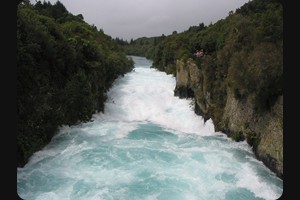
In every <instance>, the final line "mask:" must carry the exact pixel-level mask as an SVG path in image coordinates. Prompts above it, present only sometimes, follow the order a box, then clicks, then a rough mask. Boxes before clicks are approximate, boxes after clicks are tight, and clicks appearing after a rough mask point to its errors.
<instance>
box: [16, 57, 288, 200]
mask: <svg viewBox="0 0 300 200" xmlns="http://www.w3.org/2000/svg"><path fill="white" fill-rule="evenodd" d="M132 58H133V60H134V61H135V69H134V70H133V71H132V72H130V73H128V74H126V75H125V76H124V77H122V78H119V79H118V80H117V81H116V82H115V83H114V86H113V87H112V89H111V90H110V91H109V93H108V96H109V99H108V101H107V103H106V105H105V113H104V114H102V113H99V114H96V115H94V117H93V121H92V122H88V123H84V124H80V125H77V126H72V127H67V126H65V127H62V128H61V129H60V131H59V133H58V134H57V135H56V136H55V137H54V138H53V139H52V141H51V143H50V144H49V145H47V146H46V147H45V148H44V149H43V150H41V151H39V152H36V153H35V154H34V155H33V156H32V157H31V158H30V161H29V162H28V163H27V164H26V165H25V167H24V168H18V169H17V191H18V194H19V195H20V197H22V198H23V199H28V200H30V199H36V200H42V199H44V200H51V199H57V200H64V199H70V200H76V199H82V200H83V199H87V200H100V199H103V200H108V199H109V200H111V199H117V200H119V199H122V200H135V199H147V200H152V199H153V200H154V199H161V200H168V199H170V200H177V199H178V200H185V199H186V200H194V199H197V200H198V199H199V200H200V199H201V200H202V199H203V200H222V199H226V200H248V199H259V200H260V199H270V200H271V199H272V200H274V199H277V198H279V197H280V196H281V194H282V192H283V182H282V180H281V179H279V178H277V177H276V176H275V174H274V173H272V172H271V171H270V170H269V169H268V168H266V167H265V166H264V165H263V164H262V162H260V161H258V160H256V159H255V157H254V155H253V153H252V150H251V148H250V147H249V146H248V145H247V144H246V143H245V142H234V141H232V140H231V139H229V138H227V137H226V136H225V135H224V134H223V133H218V132H215V130H214V125H213V122H212V121H211V120H208V121H207V122H206V123H204V121H203V118H202V117H201V116H197V115H195V114H194V112H193V105H192V101H190V100H186V99H179V98H178V97H174V92H173V91H174V87H175V84H176V82H175V78H174V77H173V76H171V75H166V74H165V73H163V72H159V71H157V70H155V69H152V68H150V66H151V61H149V60H147V59H145V58H142V57H135V56H133V57H132Z"/></svg>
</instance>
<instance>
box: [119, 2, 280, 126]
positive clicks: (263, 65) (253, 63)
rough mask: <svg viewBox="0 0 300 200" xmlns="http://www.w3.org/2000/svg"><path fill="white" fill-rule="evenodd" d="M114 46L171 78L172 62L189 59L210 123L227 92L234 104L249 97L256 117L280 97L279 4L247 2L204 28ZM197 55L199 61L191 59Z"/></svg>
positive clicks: (217, 117) (195, 27)
mask: <svg viewBox="0 0 300 200" xmlns="http://www.w3.org/2000/svg"><path fill="white" fill-rule="evenodd" d="M119 44H120V46H121V47H122V48H123V49H124V50H125V51H126V52H127V54H132V55H142V56H146V57H147V58H150V59H152V60H153V67H155V68H157V69H159V70H161V71H165V72H167V73H170V74H174V76H176V61H177V60H183V61H186V60H188V59H193V60H194V61H195V62H196V63H197V66H198V68H199V69H200V70H201V72H202V73H203V77H205V80H204V81H203V87H204V88H205V89H206V91H210V93H211V100H212V111H211V112H212V113H214V116H215V121H216V122H218V121H220V117H221V115H222V112H220V111H222V109H223V108H224V104H225V103H226V102H225V100H226V95H227V88H229V89H230V90H231V91H232V92H234V94H235V97H236V98H237V99H239V100H243V99H246V98H250V99H251V101H252V102H253V103H254V104H255V106H256V109H257V111H258V112H264V111H267V110H268V109H270V108H271V107H272V105H273V104H274V102H275V100H276V99H277V97H278V96H280V95H282V94H283V88H282V85H283V8H282V2H281V1H280V0H253V1H249V2H248V3H246V4H244V5H243V6H242V7H240V8H238V9H236V11H235V12H233V11H230V12H229V13H228V16H227V17H226V18H225V19H221V20H219V21H217V22H216V23H214V24H209V25H208V26H206V25H204V23H199V25H198V26H190V28H189V29H188V30H186V31H184V32H181V33H177V31H174V32H173V34H171V35H168V36H165V35H162V36H158V37H151V38H145V37H143V38H139V39H137V40H134V41H131V42H130V43H129V42H128V43H119ZM197 50H199V51H201V50H202V51H203V56H195V53H196V51H197ZM200 99H201V97H200ZM203 99H204V97H203ZM218 113H219V114H218Z"/></svg>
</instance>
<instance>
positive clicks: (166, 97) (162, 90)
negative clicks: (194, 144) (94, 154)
mask: <svg viewBox="0 0 300 200" xmlns="http://www.w3.org/2000/svg"><path fill="white" fill-rule="evenodd" d="M149 67H150V65H149V66H148V68H146V67H145V66H143V67H138V66H137V67H136V68H135V71H133V72H131V73H129V74H127V75H126V76H125V77H123V78H120V79H118V80H117V81H116V82H115V84H114V86H113V87H112V89H111V90H110V91H109V92H108V96H109V101H108V102H107V103H106V104H105V113H104V114H102V113H101V114H97V115H95V116H94V119H98V120H120V121H124V122H134V121H148V122H152V123H155V124H158V125H161V126H162V127H165V128H169V129H173V130H177V131H180V132H184V133H193V134H198V135H211V134H214V125H213V122H212V120H211V119H210V120H208V121H206V123H204V119H203V118H202V117H201V116H198V115H196V114H195V113H194V110H193V109H194V108H193V106H192V100H187V99H180V98H178V97H175V96H174V88H175V84H176V81H175V78H174V77H173V76H172V75H167V74H166V73H164V72H159V71H157V70H155V69H152V68H149Z"/></svg>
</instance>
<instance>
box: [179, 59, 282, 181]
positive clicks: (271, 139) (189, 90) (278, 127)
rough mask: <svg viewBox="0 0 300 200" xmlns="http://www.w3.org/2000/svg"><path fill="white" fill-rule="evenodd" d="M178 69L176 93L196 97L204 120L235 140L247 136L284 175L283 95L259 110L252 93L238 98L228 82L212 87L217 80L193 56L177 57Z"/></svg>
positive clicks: (262, 157) (259, 155)
mask: <svg viewBox="0 0 300 200" xmlns="http://www.w3.org/2000/svg"><path fill="white" fill-rule="evenodd" d="M176 70H177V71H176V72H177V73H176V88H175V95H176V96H179V97H181V98H190V97H194V99H195V112H196V113H197V114H200V115H202V116H203V117H204V119H205V120H207V119H209V118H211V119H212V120H213V121H214V124H215V128H216V130H217V131H222V132H224V133H226V134H227V135H228V136H230V137H231V138H233V139H234V140H236V141H240V140H245V139H246V140H247V142H248V144H249V145H251V146H253V151H254V153H255V155H256V156H257V158H258V159H259V160H261V161H262V162H263V163H264V164H265V165H266V166H267V167H269V168H270V169H271V170H272V171H273V172H275V173H276V174H277V176H278V177H280V178H283V96H282V95H281V96H279V97H278V98H277V100H276V102H275V103H274V104H273V105H272V106H271V108H270V109H267V110H263V111H262V110H257V109H256V107H255V104H254V103H253V101H252V99H251V97H250V96H249V97H248V98H244V99H242V100H241V99H237V98H236V97H235V95H234V94H233V92H232V90H230V89H229V86H228V85H227V84H226V83H223V84H220V85H219V86H215V87H216V88H215V89H214V90H215V91H210V90H212V89H211V88H213V87H209V85H213V84H214V83H209V82H208V79H207V77H206V74H205V73H204V72H203V71H202V70H201V68H199V67H198V66H197V64H196V63H195V62H194V61H193V60H192V59H188V60H187V61H183V60H177V62H176ZM220 88H222V89H220ZM222 91H223V93H222ZM224 91H225V92H224ZM220 94H221V95H222V97H223V98H219V97H218V103H216V102H217V101H216V100H215V99H216V96H218V95H220ZM220 99H221V100H220Z"/></svg>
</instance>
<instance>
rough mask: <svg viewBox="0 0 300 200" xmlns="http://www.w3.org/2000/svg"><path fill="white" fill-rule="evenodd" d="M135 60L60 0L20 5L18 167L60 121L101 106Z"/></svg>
mask: <svg viewBox="0 0 300 200" xmlns="http://www.w3.org/2000/svg"><path fill="white" fill-rule="evenodd" d="M132 67H133V62H132V61H131V60H128V59H127V58H126V56H125V53H124V52H123V51H122V50H121V49H120V48H119V47H118V45H117V44H116V43H115V42H114V41H113V40H112V38H111V37H110V36H107V35H105V34H104V33H103V31H102V30H99V31H98V30H97V28H96V27H94V26H90V25H88V24H87V23H85V22H84V20H83V16H82V15H78V16H74V15H72V14H71V13H69V12H68V11H67V10H66V8H65V7H64V6H63V5H62V4H61V3H60V2H59V1H58V2H56V3H55V4H54V5H51V3H50V2H48V3H47V2H44V3H41V2H38V3H36V4H35V5H34V6H33V5H30V4H29V3H28V2H26V3H22V4H20V5H18V8H17V151H18V152H17V166H22V165H24V164H25V163H26V162H27V160H28V158H29V157H30V156H31V155H32V154H33V153H34V152H35V151H38V150H40V149H41V148H42V147H43V146H45V145H46V144H47V143H48V142H49V141H50V140H51V138H52V136H53V135H54V134H55V132H56V130H57V128H58V127H59V126H60V125H63V124H67V125H72V124H76V123H78V122H80V121H88V120H89V119H90V118H91V116H92V114H93V113H95V112H96V111H103V107H104V101H105V100H106V91H107V90H108V89H109V87H110V86H111V84H112V83H113V81H114V80H115V79H116V78H117V77H118V76H119V75H123V74H125V73H126V72H128V71H130V70H131V69H132Z"/></svg>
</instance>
